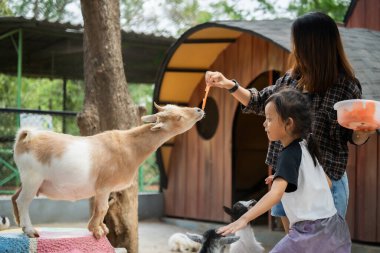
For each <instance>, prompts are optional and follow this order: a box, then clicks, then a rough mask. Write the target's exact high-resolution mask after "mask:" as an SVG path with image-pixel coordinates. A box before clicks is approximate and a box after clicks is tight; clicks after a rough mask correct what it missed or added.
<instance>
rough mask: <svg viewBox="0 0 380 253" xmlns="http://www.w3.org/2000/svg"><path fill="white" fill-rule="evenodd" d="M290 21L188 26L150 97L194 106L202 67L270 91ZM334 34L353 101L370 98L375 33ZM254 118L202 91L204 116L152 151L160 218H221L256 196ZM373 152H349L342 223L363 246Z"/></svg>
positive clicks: (372, 227) (370, 220) (221, 93)
mask: <svg viewBox="0 0 380 253" xmlns="http://www.w3.org/2000/svg"><path fill="white" fill-rule="evenodd" d="M291 23H292V21H291V20H287V19H278V20H271V21H254V22H248V21H223V22H212V23H204V24H201V25H198V26H195V27H193V28H191V29H190V30H188V31H187V32H185V33H184V34H183V35H182V36H181V37H180V38H179V39H178V40H177V42H176V43H175V44H173V45H172V47H171V48H170V49H169V51H168V53H167V55H166V58H165V61H164V62H163V64H162V66H161V69H160V71H159V74H158V77H157V81H156V87H155V94H154V100H155V101H156V102H157V103H159V104H166V103H173V104H179V105H187V106H199V105H200V104H201V102H202V98H203V96H204V89H205V82H204V74H205V71H206V70H218V71H221V72H223V73H224V74H225V75H226V76H227V77H228V78H235V79H236V80H238V81H239V82H240V84H241V85H242V86H244V87H251V86H254V87H256V88H258V89H261V88H263V87H265V86H267V85H271V84H272V83H273V82H274V81H275V80H276V79H277V77H279V76H280V75H282V74H283V73H284V72H285V71H286V70H287V69H288V65H287V63H288V56H289V52H290V27H291ZM340 32H341V35H342V37H343V41H344V46H345V49H346V52H347V54H348V57H349V59H350V60H351V63H352V64H353V66H354V68H355V71H356V75H357V77H358V78H359V79H360V81H361V83H362V85H363V97H364V98H368V99H375V100H380V88H379V84H380V66H379V62H380V43H379V42H380V32H374V31H369V30H365V29H347V28H340ZM263 121H264V118H263V117H261V116H256V115H253V114H248V115H246V114H245V115H243V114H242V113H241V110H240V105H239V104H238V103H237V102H236V100H235V99H233V97H232V96H231V95H230V94H229V93H228V92H227V91H225V90H221V89H211V91H210V95H209V99H208V102H207V106H206V118H205V119H204V120H202V121H200V122H199V123H198V124H197V126H196V127H194V128H192V129H191V130H190V131H188V132H186V133H185V134H182V135H180V136H177V137H176V138H175V139H173V140H171V141H169V142H168V143H166V144H165V145H164V146H163V147H162V148H160V150H159V151H158V157H159V158H160V159H159V161H160V163H161V165H160V167H161V172H162V174H161V176H162V187H163V192H164V196H165V214H166V215H167V216H170V217H179V218H186V219H196V220H207V221H217V222H227V221H229V218H228V217H227V216H226V215H224V213H223V209H222V206H223V205H226V206H230V205H231V204H232V203H233V202H235V201H236V200H239V199H245V198H251V197H255V198H260V197H261V196H262V195H263V194H265V192H266V191H267V187H266V185H265V184H264V179H265V177H266V176H267V175H268V168H267V166H266V165H265V163H264V161H265V155H266V151H267V147H268V140H267V137H266V135H265V132H264V129H263V126H262V123H263ZM379 149H380V144H378V138H377V137H376V136H375V137H372V138H371V140H370V141H369V142H368V143H367V144H366V145H364V146H362V147H360V148H357V150H356V148H355V147H351V151H352V152H351V158H350V164H349V177H350V186H351V188H352V190H351V198H350V210H349V214H348V220H349V223H350V226H351V232H352V234H353V235H354V237H355V236H359V237H357V239H360V240H363V241H371V242H380V190H379V189H380V172H379V169H378V168H379V165H378V161H379V157H380V156H379V155H378V154H379ZM363 207H365V208H363ZM374 221H377V222H374ZM369 233H371V234H369ZM360 235H363V236H364V237H361V236H360Z"/></svg>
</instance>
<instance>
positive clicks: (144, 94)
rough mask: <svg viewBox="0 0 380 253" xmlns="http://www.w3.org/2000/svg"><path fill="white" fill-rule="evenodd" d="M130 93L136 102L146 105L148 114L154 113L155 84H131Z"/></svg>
mask: <svg viewBox="0 0 380 253" xmlns="http://www.w3.org/2000/svg"><path fill="white" fill-rule="evenodd" d="M128 89H129V94H130V95H131V97H132V100H133V102H134V103H135V104H137V105H140V106H144V107H145V109H146V113H147V114H151V113H152V98H153V91H154V85H153V84H129V85H128Z"/></svg>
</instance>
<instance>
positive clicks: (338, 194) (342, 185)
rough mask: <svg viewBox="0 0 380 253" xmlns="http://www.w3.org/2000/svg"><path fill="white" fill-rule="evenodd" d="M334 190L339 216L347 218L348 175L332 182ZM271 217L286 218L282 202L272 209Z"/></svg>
mask: <svg viewBox="0 0 380 253" xmlns="http://www.w3.org/2000/svg"><path fill="white" fill-rule="evenodd" d="M331 182H332V188H331V193H332V196H333V199H334V204H335V208H336V210H337V211H338V214H339V215H340V216H341V217H342V218H345V217H346V212H347V206H348V197H349V188H348V178H347V173H346V172H345V173H344V174H343V176H342V178H341V179H339V180H331ZM271 215H272V216H275V217H282V216H286V213H285V210H284V207H283V206H282V203H281V201H280V202H278V203H277V204H276V205H274V206H273V207H272V210H271Z"/></svg>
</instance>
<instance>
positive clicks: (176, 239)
mask: <svg viewBox="0 0 380 253" xmlns="http://www.w3.org/2000/svg"><path fill="white" fill-rule="evenodd" d="M168 244H169V249H170V250H171V251H175V252H197V251H198V250H199V248H200V247H201V244H200V243H197V242H194V241H193V240H190V238H188V237H187V235H185V234H182V233H175V234H173V235H172V236H170V238H169V241H168Z"/></svg>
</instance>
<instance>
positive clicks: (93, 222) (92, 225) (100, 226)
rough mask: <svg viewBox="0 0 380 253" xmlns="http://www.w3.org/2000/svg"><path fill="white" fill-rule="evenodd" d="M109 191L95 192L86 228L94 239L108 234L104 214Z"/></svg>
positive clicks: (106, 208) (106, 209)
mask: <svg viewBox="0 0 380 253" xmlns="http://www.w3.org/2000/svg"><path fill="white" fill-rule="evenodd" d="M109 195H110V192H108V191H107V192H104V191H102V192H97V193H96V194H95V198H94V206H93V212H92V217H91V219H90V221H89V223H88V230H90V231H91V232H92V233H93V235H94V237H95V238H96V239H100V238H101V237H102V236H105V235H107V234H108V232H109V230H108V228H107V226H106V224H104V222H103V221H104V216H106V214H107V211H108V197H109Z"/></svg>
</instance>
